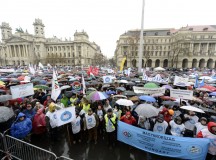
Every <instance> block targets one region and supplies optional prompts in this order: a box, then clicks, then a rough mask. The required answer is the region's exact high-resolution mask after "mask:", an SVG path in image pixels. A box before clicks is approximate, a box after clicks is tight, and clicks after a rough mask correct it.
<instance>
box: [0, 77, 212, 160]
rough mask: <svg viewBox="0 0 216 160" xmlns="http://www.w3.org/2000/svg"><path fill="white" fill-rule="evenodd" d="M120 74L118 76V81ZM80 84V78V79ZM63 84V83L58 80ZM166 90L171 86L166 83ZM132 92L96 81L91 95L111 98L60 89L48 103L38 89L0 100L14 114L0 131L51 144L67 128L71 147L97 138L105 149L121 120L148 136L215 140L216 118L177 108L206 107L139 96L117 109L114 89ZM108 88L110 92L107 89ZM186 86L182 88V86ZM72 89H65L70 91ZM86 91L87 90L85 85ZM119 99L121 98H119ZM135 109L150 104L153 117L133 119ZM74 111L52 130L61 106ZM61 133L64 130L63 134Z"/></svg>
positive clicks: (47, 96)
mask: <svg viewBox="0 0 216 160" xmlns="http://www.w3.org/2000/svg"><path fill="white" fill-rule="evenodd" d="M124 76H126V75H122V77H124ZM80 82H81V79H80ZM64 83H65V84H67V83H68V82H64ZM170 85H171V86H172V87H175V86H173V85H172V84H170ZM119 86H121V87H124V88H126V90H130V89H132V88H131V87H130V86H127V84H120V83H117V82H115V83H113V84H111V85H110V86H108V87H102V84H101V83H98V84H96V85H94V86H92V87H94V88H95V89H96V90H97V91H101V92H108V91H110V90H112V91H113V92H112V94H110V96H109V97H108V98H107V99H104V100H97V101H91V100H89V99H87V97H86V95H85V94H83V93H81V92H78V93H77V92H73V94H71V95H70V96H68V95H67V94H66V90H62V92H61V94H60V95H59V97H58V99H57V101H53V100H52V99H51V95H50V94H49V93H48V91H45V90H43V89H37V90H35V93H34V95H32V96H28V97H23V98H18V99H16V100H10V101H5V102H3V104H2V106H4V107H8V108H10V109H11V110H13V112H14V117H12V118H10V119H9V120H8V121H6V122H2V123H0V130H1V132H4V131H6V130H7V129H9V131H8V132H9V133H10V134H11V135H12V136H14V137H15V138H18V139H24V140H30V137H31V135H32V134H34V135H44V134H47V135H49V137H50V138H51V140H56V139H57V137H58V134H61V133H60V130H62V128H63V129H65V128H67V129H69V130H68V134H69V136H70V138H71V141H72V143H73V144H74V145H75V144H76V143H80V142H86V143H92V141H93V143H94V144H97V142H98V137H101V138H102V139H104V140H106V141H107V144H108V146H109V147H115V145H116V141H117V129H118V125H117V121H118V120H119V121H122V122H125V123H127V124H129V125H133V126H136V127H139V128H142V129H146V130H150V131H153V132H157V133H161V134H168V135H173V136H179V137H198V138H209V139H212V140H213V141H215V139H216V116H214V115H213V114H210V113H207V112H206V113H205V114H201V113H197V112H195V111H192V110H189V111H188V110H184V109H181V108H180V107H181V106H185V105H188V106H195V107H196V106H203V107H204V106H206V104H205V103H200V102H196V101H193V100H188V101H184V100H183V101H180V102H179V103H175V104H172V105H169V104H166V103H163V102H164V101H166V100H164V99H162V98H160V97H156V99H157V101H156V102H148V101H145V100H141V99H139V98H137V99H136V98H135V99H131V97H130V96H128V97H126V98H127V99H131V100H132V101H133V105H132V106H123V105H119V104H117V103H116V101H117V100H118V99H121V98H119V97H118V98H116V97H115V95H116V94H117V95H123V92H124V91H119V90H117V87H119ZM111 88H112V89H111ZM186 88H187V87H186ZM71 89H72V88H69V89H67V91H68V90H71ZM87 89H88V87H87ZM165 96H170V93H169V89H166V92H165ZM194 96H203V97H205V96H206V92H203V91H195V90H194ZM120 97H121V96H120ZM139 105H144V106H145V105H152V106H154V107H155V108H156V109H157V110H158V115H156V116H153V117H146V116H143V115H139V114H138V113H137V112H136V108H137V107H138V106H139ZM71 106H73V107H75V113H76V118H75V120H73V121H72V122H71V123H70V124H66V125H65V126H62V127H57V124H56V123H55V121H54V120H53V117H52V116H51V115H52V113H54V112H55V111H57V110H60V109H62V108H67V107H71ZM65 131H66V130H65ZM212 144H213V145H210V148H209V152H208V155H207V159H210V158H213V157H215V155H216V147H215V146H214V145H215V142H212Z"/></svg>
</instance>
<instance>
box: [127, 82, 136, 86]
mask: <svg viewBox="0 0 216 160" xmlns="http://www.w3.org/2000/svg"><path fill="white" fill-rule="evenodd" d="M135 85H136V84H135V83H134V82H128V83H127V86H135Z"/></svg>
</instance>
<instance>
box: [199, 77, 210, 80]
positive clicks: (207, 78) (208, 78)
mask: <svg viewBox="0 0 216 160" xmlns="http://www.w3.org/2000/svg"><path fill="white" fill-rule="evenodd" d="M199 79H206V80H210V79H212V78H211V77H209V76H202V77H199Z"/></svg>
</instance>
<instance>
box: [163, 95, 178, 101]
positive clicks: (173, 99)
mask: <svg viewBox="0 0 216 160" xmlns="http://www.w3.org/2000/svg"><path fill="white" fill-rule="evenodd" d="M160 98H161V99H162V100H166V101H169V100H170V101H175V100H176V99H175V98H172V97H169V96H161V97H160Z"/></svg>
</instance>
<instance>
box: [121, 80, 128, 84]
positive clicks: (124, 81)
mask: <svg viewBox="0 0 216 160" xmlns="http://www.w3.org/2000/svg"><path fill="white" fill-rule="evenodd" d="M119 83H125V84H127V83H128V81H127V80H124V79H122V80H120V81H119Z"/></svg>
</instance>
